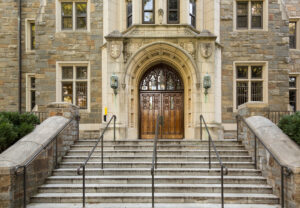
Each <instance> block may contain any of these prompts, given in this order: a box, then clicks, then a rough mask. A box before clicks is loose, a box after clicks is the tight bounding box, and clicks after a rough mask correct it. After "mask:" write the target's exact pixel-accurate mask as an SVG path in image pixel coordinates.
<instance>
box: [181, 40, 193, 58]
mask: <svg viewBox="0 0 300 208" xmlns="http://www.w3.org/2000/svg"><path fill="white" fill-rule="evenodd" d="M179 45H180V46H181V47H182V48H183V49H184V50H186V51H187V52H188V53H189V54H190V55H191V56H192V57H193V58H194V59H195V57H196V56H195V47H194V43H193V42H181V43H179Z"/></svg>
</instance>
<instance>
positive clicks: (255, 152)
mask: <svg viewBox="0 0 300 208" xmlns="http://www.w3.org/2000/svg"><path fill="white" fill-rule="evenodd" d="M240 122H243V123H244V124H245V126H246V127H247V128H248V129H249V130H250V131H251V133H252V134H253V135H254V145H253V151H254V164H255V168H256V169H257V140H258V141H259V142H260V143H261V144H262V146H263V147H264V148H265V149H266V150H267V151H268V152H269V154H270V155H271V156H272V157H273V158H274V160H275V161H276V162H277V164H278V165H279V166H280V169H281V170H280V171H281V187H280V189H281V208H284V176H285V175H286V176H288V175H290V173H291V170H290V169H289V168H288V167H286V166H284V165H282V164H281V162H279V160H278V158H277V157H276V156H275V155H274V154H273V153H272V152H271V151H270V150H269V148H268V147H267V146H266V145H265V144H264V142H263V141H262V139H261V138H260V137H259V136H257V134H256V133H255V132H254V130H253V129H252V128H251V127H250V126H249V125H248V124H247V122H246V120H245V118H244V117H243V116H240V115H237V116H236V123H237V140H238V141H239V133H240V130H239V126H240V125H239V124H240ZM285 170H286V171H285Z"/></svg>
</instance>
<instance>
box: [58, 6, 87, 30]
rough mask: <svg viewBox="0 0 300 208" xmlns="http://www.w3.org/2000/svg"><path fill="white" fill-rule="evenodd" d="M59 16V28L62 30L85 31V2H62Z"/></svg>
mask: <svg viewBox="0 0 300 208" xmlns="http://www.w3.org/2000/svg"><path fill="white" fill-rule="evenodd" d="M61 16H62V17H61V26H62V29H63V30H73V29H76V30H86V29H87V3H86V2H62V3H61Z"/></svg>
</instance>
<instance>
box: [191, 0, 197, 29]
mask: <svg viewBox="0 0 300 208" xmlns="http://www.w3.org/2000/svg"><path fill="white" fill-rule="evenodd" d="M189 9H190V25H192V26H193V27H196V1H195V0H190V8H189Z"/></svg>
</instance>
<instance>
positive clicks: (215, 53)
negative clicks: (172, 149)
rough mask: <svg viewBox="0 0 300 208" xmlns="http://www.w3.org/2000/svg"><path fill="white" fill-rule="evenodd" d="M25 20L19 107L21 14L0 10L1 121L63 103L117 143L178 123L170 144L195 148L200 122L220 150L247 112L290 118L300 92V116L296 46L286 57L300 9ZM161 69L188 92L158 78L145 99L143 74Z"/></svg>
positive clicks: (49, 9) (107, 8)
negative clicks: (113, 134)
mask: <svg viewBox="0 0 300 208" xmlns="http://www.w3.org/2000/svg"><path fill="white" fill-rule="evenodd" d="M21 8H22V16H21V23H22V33H21V37H22V42H21V46H22V47H21V49H22V56H21V65H22V77H21V84H22V86H21V92H22V93H21V100H19V96H18V89H19V82H18V79H19V65H18V61H19V59H20V57H19V56H18V50H19V47H18V35H19V33H18V2H16V1H11V0H6V1H2V2H0V21H1V25H0V28H1V30H0V69H1V71H0V86H1V87H0V92H1V93H0V110H7V111H8V110H9V111H16V110H18V107H19V103H21V109H22V111H31V110H36V111H43V109H44V107H45V106H46V105H47V104H48V103H51V102H54V101H58V102H60V101H68V102H73V104H75V105H79V106H80V107H81V108H82V109H81V110H80V114H81V127H82V129H98V128H99V126H100V124H101V123H103V115H104V112H105V111H106V110H105V109H107V111H108V116H109V117H110V116H111V115H113V114H115V115H117V117H118V119H117V128H118V130H119V134H120V136H121V137H122V138H133V139H136V138H140V137H141V135H142V134H143V126H144V125H145V126H149V125H150V126H153V125H152V124H153V122H154V121H153V120H155V119H154V117H155V116H157V115H158V113H161V114H163V115H165V117H166V121H167V122H166V123H172V122H173V121H174V124H173V123H172V125H173V126H172V125H171V124H170V125H169V127H168V128H169V129H172V128H173V127H174V129H175V130H174V129H173V130H172V131H173V134H172V133H170V134H169V135H171V134H172V135H173V136H174V135H175V134H177V135H179V133H178V132H180V131H182V132H181V133H180V135H181V136H180V137H183V138H186V139H193V138H198V137H199V127H200V120H199V116H200V115H201V114H203V115H204V117H205V118H206V121H207V122H208V123H209V128H211V129H212V130H213V132H214V136H215V137H216V138H217V137H219V138H221V137H222V136H223V134H224V131H227V130H233V129H234V127H235V124H234V122H235V118H234V114H235V113H236V112H237V110H238V109H239V108H240V107H241V106H244V105H247V106H252V107H255V108H263V109H265V110H276V111H279V110H281V111H286V110H289V109H291V107H290V101H289V99H290V98H291V97H293V93H294V92H295V93H294V94H295V96H296V103H297V104H295V106H296V110H299V109H300V100H299V99H300V94H299V93H300V90H298V88H299V87H300V77H299V78H298V74H299V73H300V71H299V70H300V69H299V67H298V66H297V65H298V62H299V60H300V59H299V58H300V57H299V56H300V53H299V50H298V49H300V41H296V48H295V49H290V46H291V43H290V39H291V38H290V37H291V32H290V28H291V24H290V23H289V22H290V21H292V22H297V21H298V19H299V18H300V15H299V14H298V13H299V11H300V3H299V2H298V1H297V0H255V1H252V0H243V1H240V0H181V1H177V0H175V1H174V0H98V1H95V0H76V1H72V0H66V1H64V0H48V1H47V0H41V1H36V0H25V1H22V5H21ZM298 24H300V21H299V23H298V22H297V26H298ZM296 28H297V29H296V31H297V34H296V36H295V38H296V39H298V40H300V32H299V31H300V25H299V27H296ZM298 36H299V38H297V37H298ZM298 46H299V47H298ZM162 64H163V66H168V67H170V68H172V70H169V71H167V72H166V73H169V74H170V73H171V74H172V73H175V74H177V76H178V77H180V80H181V81H182V83H183V87H182V88H180V90H178V89H179V88H178V89H177V88H176V89H173V88H172V86H171V85H170V88H168V83H172V82H174V81H175V80H169V79H171V78H166V79H167V80H165V83H163V82H162V81H161V80H163V79H162V77H161V76H160V75H159V76H158V77H159V80H160V81H159V80H156V82H160V85H158V84H157V83H156V87H157V88H155V89H154V88H153V89H151V90H149V89H150V85H151V83H152V82H153V83H154V82H155V80H154V77H155V76H154V75H153V80H151V79H152V78H151V77H150V81H149V83H148V84H147V86H146V87H149V89H148V88H147V90H145V92H144V91H143V88H142V87H143V86H144V85H142V81H143V80H145V79H146V78H145V76H146V74H147V73H150V71H149V70H151V69H152V70H155V69H158V66H162ZM167 76H169V75H167ZM289 76H290V77H291V78H292V79H294V77H296V79H297V81H296V82H297V84H296V85H295V87H292V88H291V84H290V85H289ZM169 77H170V76H169ZM115 79H118V86H117V89H113V88H112V86H111V85H112V83H111V82H113V81H115ZM292 79H290V80H292ZM168 81H170V82H168ZM150 82H151V83H150ZM209 82H210V84H209ZM165 85H166V86H167V87H166V89H165V88H161V87H162V86H164V87H165ZM151 86H152V87H153V85H151ZM205 87H207V89H205ZM158 88H159V89H158ZM145 89H146V88H145ZM162 89H164V90H162ZM168 89H169V91H168ZM176 90H177V91H176ZM146 91H147V93H149V94H148V95H147V96H146V97H145V100H143V96H144V95H145V93H146ZM291 91H292V92H291ZM168 93H169V94H168ZM180 93H181V98H182V99H181V100H180V99H178V95H179V94H180ZM157 94H160V95H159V96H161V97H160V98H158V97H159V96H156V95H157ZM176 96H177V97H176ZM152 99H153V100H152ZM174 99H175V101H174ZM152 102H153V103H152ZM166 102H167V103H166ZM158 103H161V104H158ZM174 103H175V104H174ZM152 104H153V106H154V107H152ZM173 105H175V107H174V106H173ZM145 106H146V108H147V112H146V111H143V110H142V109H143V108H145ZM176 106H177V108H178V110H177V111H176ZM178 106H179V107H178ZM144 112H146V114H144ZM177 113H178V114H177ZM145 115H146V117H147V118H146V117H145ZM149 115H151V116H152V117H153V118H152V117H151V119H152V121H149ZM181 115H182V116H181ZM147 119H148V120H147ZM151 119H150V120H151ZM168 119H169V120H168ZM147 122H148V123H147ZM151 128H152V127H151ZM176 129H177V130H178V129H179V130H178V131H177V130H176ZM145 131H151V129H150V130H149V129H148V130H145ZM170 132H171V130H170ZM176 132H177V133H176ZM144 133H145V132H144ZM146 133H147V132H146ZM148 133H149V132H148ZM150 134H151V132H150ZM166 135H168V134H167V133H166ZM175 136H176V135H175ZM167 137H168V136H166V138H167ZM174 138H175V137H174Z"/></svg>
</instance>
